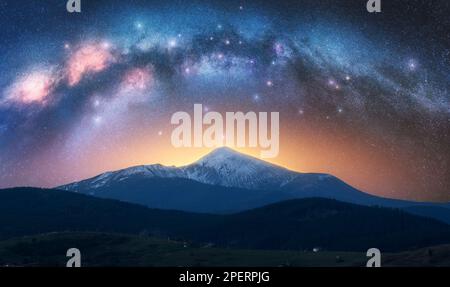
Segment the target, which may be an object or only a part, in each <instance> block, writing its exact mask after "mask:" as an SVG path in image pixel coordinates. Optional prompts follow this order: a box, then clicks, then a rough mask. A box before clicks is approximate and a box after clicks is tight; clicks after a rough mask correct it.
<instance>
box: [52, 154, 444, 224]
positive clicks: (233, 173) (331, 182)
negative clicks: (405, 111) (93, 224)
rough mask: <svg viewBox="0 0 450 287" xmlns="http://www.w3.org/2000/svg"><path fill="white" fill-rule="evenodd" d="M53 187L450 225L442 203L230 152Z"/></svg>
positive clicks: (196, 206)
mask: <svg viewBox="0 0 450 287" xmlns="http://www.w3.org/2000/svg"><path fill="white" fill-rule="evenodd" d="M58 188H59V189H64V190H68V191H73V192H80V193H84V194H89V195H94V196H99V197H104V198H112V199H117V200H122V201H127V202H132V203H138V204H144V205H147V206H149V207H151V208H162V209H176V210H185V211H193V212H208V213H224V212H225V213H226V212H227V211H242V210H247V209H250V208H255V207H260V206H264V205H266V204H270V203H275V202H278V201H282V200H287V199H293V198H313V197H320V198H331V199H335V200H338V201H343V202H348V203H354V204H360V205H367V206H374V205H376V206H384V207H391V208H402V209H403V210H405V211H407V212H409V213H413V214H416V215H421V216H425V217H431V218H435V219H438V220H441V221H443V222H446V223H448V224H450V209H449V207H448V206H447V205H446V204H434V203H425V202H411V201H404V200H396V199H389V198H383V197H378V196H374V195H370V194H367V193H364V192H362V191H359V190H357V189H355V188H353V187H352V186H350V185H348V184H346V183H345V182H343V181H341V180H340V179H338V178H336V177H334V176H331V175H327V174H313V173H297V172H293V171H290V170H287V169H285V168H282V167H279V166H276V165H273V164H270V163H267V162H264V161H262V160H259V159H257V158H254V157H251V156H247V155H244V154H241V153H238V152H236V151H233V150H231V149H229V148H220V149H216V150H214V151H213V152H211V153H209V154H208V155H206V156H204V157H203V158H201V159H200V160H198V161H196V162H194V163H192V164H190V165H187V166H183V167H173V166H171V167H169V166H163V165H160V164H157V165H144V166H136V167H130V168H126V169H122V170H119V171H114V172H106V173H103V174H101V175H98V176H96V177H93V178H90V179H86V180H83V181H80V182H75V183H72V184H68V185H64V186H60V187H58Z"/></svg>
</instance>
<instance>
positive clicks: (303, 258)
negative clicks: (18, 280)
mask: <svg viewBox="0 0 450 287" xmlns="http://www.w3.org/2000/svg"><path fill="white" fill-rule="evenodd" d="M73 247H76V248H79V249H80V251H81V256H82V264H83V266H190V267H192V266H255V267H256V266H280V265H291V266H361V265H364V260H365V257H364V254H362V253H346V252H319V253H313V252H302V251H262V250H234V249H233V250H232V249H220V248H207V247H201V246H197V247H195V246H187V247H185V246H184V243H181V242H175V241H170V240H163V239H156V238H151V237H144V236H130V235H118V234H105V233H49V234H44V235H37V236H30V237H22V238H17V239H10V240H6V241H2V242H0V265H2V266H5V265H11V266H65V263H66V261H67V258H66V257H65V254H66V251H67V249H69V248H73ZM336 256H339V257H340V258H341V260H339V262H337V261H336Z"/></svg>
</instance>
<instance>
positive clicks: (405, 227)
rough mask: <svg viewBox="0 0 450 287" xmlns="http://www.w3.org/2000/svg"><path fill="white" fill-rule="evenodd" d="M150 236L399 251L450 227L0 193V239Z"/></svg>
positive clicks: (335, 211) (293, 204)
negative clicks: (188, 209) (103, 234)
mask: <svg viewBox="0 0 450 287" xmlns="http://www.w3.org/2000/svg"><path fill="white" fill-rule="evenodd" d="M63 231H75V232H108V233H127V234H141V233H145V234H149V235H152V236H158V237H162V238H167V237H171V238H178V239H179V240H188V241H192V242H195V243H198V244H206V243H213V244H215V245H218V246H223V247H233V248H248V249H286V250H304V249H312V248H314V247H322V248H324V249H326V250H340V251H364V250H367V249H368V248H370V247H374V246H376V247H378V248H381V249H383V250H385V251H398V250H407V249H413V248H419V247H424V246H429V245H436V244H444V243H450V226H448V225H446V224H443V223H440V222H438V221H435V220H432V219H426V218H421V217H418V216H413V215H410V214H407V213H404V212H402V211H399V210H392V209H386V208H374V207H364V206H357V205H352V204H347V203H342V202H338V201H334V200H328V199H301V200H291V201H285V202H281V203H278V204H274V205H269V206H266V207H262V208H259V209H255V210H249V211H246V212H243V213H237V214H232V215H209V214H194V213H186V212H180V211H169V210H156V209H148V208H146V207H143V206H139V205H134V204H129V203H123V202H120V201H114V200H107V199H99V198H95V197H90V196H86V195H80V194H76V193H71V192H63V191H54V190H40V189H30V188H17V189H8V190H0V239H7V238H11V237H18V236H24V235H33V234H40V233H48V232H63Z"/></svg>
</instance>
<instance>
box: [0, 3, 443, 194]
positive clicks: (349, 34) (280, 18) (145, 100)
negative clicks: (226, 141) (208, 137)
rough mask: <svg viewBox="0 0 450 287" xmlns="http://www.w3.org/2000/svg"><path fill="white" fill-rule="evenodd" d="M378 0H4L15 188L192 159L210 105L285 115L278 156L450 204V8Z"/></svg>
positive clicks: (377, 189)
mask: <svg viewBox="0 0 450 287" xmlns="http://www.w3.org/2000/svg"><path fill="white" fill-rule="evenodd" d="M271 2H273V3H271ZM366 2H367V1H365V0H340V1H330V0H314V1H313V0H308V1H302V0H295V1H284V0H282V1H249V0H246V1H244V0H241V1H234V0H231V1H230V0H227V1H225V0H223V1H143V0H142V1H140V0H128V1H119V0H108V1H106V0H105V1H86V0H84V1H83V0H82V13H80V14H77V13H73V14H69V13H67V11H66V8H65V6H66V1H63V0H46V1H13V0H6V1H5V0H3V1H1V2H0V25H1V29H0V71H1V74H0V187H11V186H42V187H53V186H57V185H60V184H64V183H68V182H72V181H75V180H80V179H83V178H87V177H91V176H94V175H96V174H98V173H101V172H104V171H108V170H116V169H119V168H125V167H128V166H133V165H141V164H153V163H161V164H165V165H177V166H179V165H184V164H188V163H190V162H192V161H195V160H196V159H198V158H199V157H201V156H202V155H204V154H206V153H208V152H209V151H210V149H207V148H184V149H176V148H174V147H173V146H172V145H171V141H170V136H171V132H172V130H173V128H174V126H173V125H171V124H170V118H171V116H172V114H173V113H174V112H177V111H187V112H189V113H191V114H192V113H193V105H194V104H195V103H200V104H203V107H204V109H205V111H218V112H221V113H225V112H226V111H243V112H247V111H255V112H259V111H262V112H279V113H280V153H279V155H278V157H276V158H273V159H269V161H271V162H273V163H276V164H279V165H282V166H284V167H287V168H290V169H293V170H296V171H300V172H324V173H330V174H333V175H335V176H337V177H339V178H341V179H343V180H344V181H346V182H347V183H349V184H351V185H353V186H355V187H357V188H359V189H361V190H363V191H365V192H369V193H372V194H375V195H380V196H386V197H392V198H403V199H411V200H427V201H450V94H449V92H450V17H448V15H449V13H450V2H449V1H447V0H441V1H438V0H431V1H430V0H404V1H403V0H396V1H394V0H389V1H382V2H383V3H382V4H383V6H382V9H383V12H382V13H378V14H370V13H368V12H367V10H366ZM240 151H242V152H245V153H248V154H251V155H255V156H258V155H259V151H260V150H259V149H251V148H247V149H241V150H240Z"/></svg>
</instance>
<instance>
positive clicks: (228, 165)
mask: <svg viewBox="0 0 450 287" xmlns="http://www.w3.org/2000/svg"><path fill="white" fill-rule="evenodd" d="M183 169H184V171H185V173H186V176H187V178H189V179H193V180H196V181H199V182H202V183H208V184H215V185H222V186H228V187H241V188H242V187H244V188H250V189H268V188H275V187H280V186H282V185H284V184H286V183H287V182H289V181H290V180H292V179H293V178H295V177H296V176H297V175H298V174H297V173H295V172H292V171H290V170H287V169H285V168H282V167H279V166H276V165H273V164H270V163H268V162H265V161H262V160H260V159H257V158H254V157H251V156H248V155H245V154H241V153H239V152H237V151H234V150H232V149H230V148H227V147H223V148H219V149H216V150H214V151H212V152H211V153H209V154H207V155H206V156H204V157H203V158H201V159H200V160H198V161H196V162H194V163H193V164H191V165H188V166H185V167H184V168H183Z"/></svg>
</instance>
